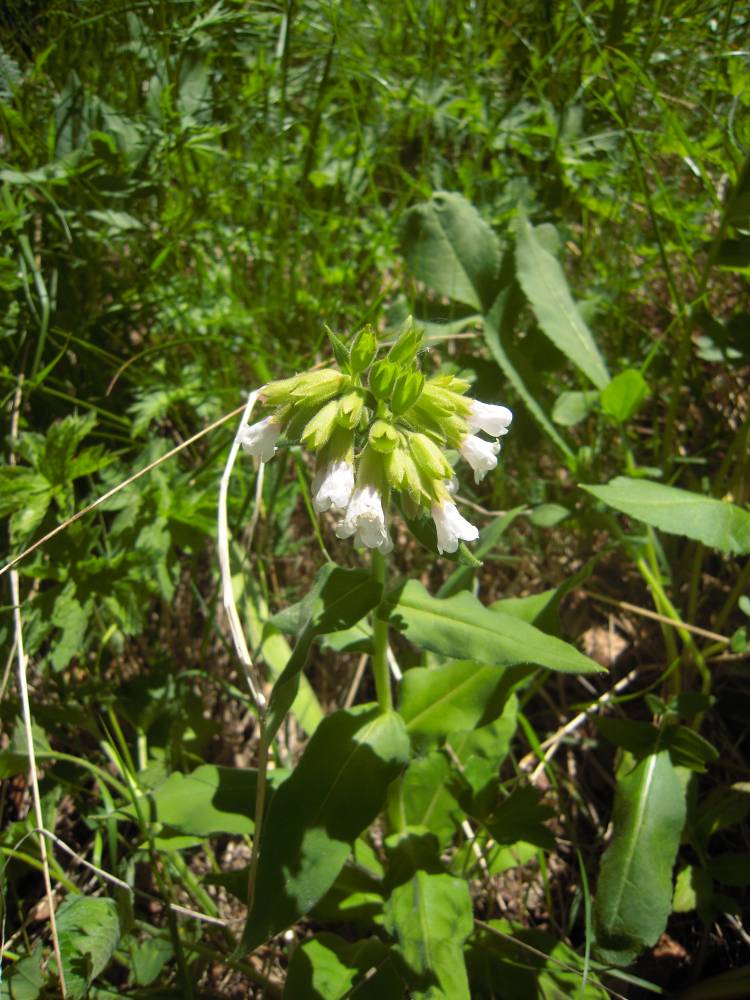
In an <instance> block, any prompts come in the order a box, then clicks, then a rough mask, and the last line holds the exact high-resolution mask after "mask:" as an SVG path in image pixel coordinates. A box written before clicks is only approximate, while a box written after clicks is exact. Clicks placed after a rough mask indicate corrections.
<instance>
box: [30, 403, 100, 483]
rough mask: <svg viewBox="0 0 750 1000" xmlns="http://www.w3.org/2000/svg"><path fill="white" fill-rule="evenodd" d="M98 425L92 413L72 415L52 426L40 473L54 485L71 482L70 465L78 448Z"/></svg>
mask: <svg viewBox="0 0 750 1000" xmlns="http://www.w3.org/2000/svg"><path fill="white" fill-rule="evenodd" d="M95 423H96V414H95V413H94V412H93V411H90V412H89V413H87V414H86V415H85V416H78V415H77V414H71V415H70V416H68V417H64V418H63V419H62V420H56V421H55V422H54V423H53V424H51V425H50V427H49V430H48V431H47V437H46V440H45V446H44V455H43V457H42V459H41V460H40V462H39V472H41V473H42V475H43V476H46V477H47V479H48V480H49V481H50V483H52V485H53V486H61V485H63V484H64V483H68V482H70V480H71V478H72V477H71V475H70V463H71V462H72V461H73V457H74V455H75V452H76V448H77V447H78V445H79V444H80V443H81V441H82V440H83V439H84V438H85V437H86V435H87V434H88V433H89V432H90V431H91V430H92V429H93V427H94V424H95Z"/></svg>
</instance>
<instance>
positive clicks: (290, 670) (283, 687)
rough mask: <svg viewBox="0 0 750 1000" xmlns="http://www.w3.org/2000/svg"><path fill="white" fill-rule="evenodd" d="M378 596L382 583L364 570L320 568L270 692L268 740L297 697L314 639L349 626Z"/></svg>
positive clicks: (380, 594) (364, 613)
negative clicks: (295, 636) (297, 631)
mask: <svg viewBox="0 0 750 1000" xmlns="http://www.w3.org/2000/svg"><path fill="white" fill-rule="evenodd" d="M381 596H382V585H381V584H380V583H378V582H377V581H376V580H375V579H374V577H373V576H372V575H371V574H370V573H368V572H366V571H365V570H357V569H352V570H348V569H342V568H341V567H340V566H335V565H332V564H330V563H329V564H328V565H326V566H324V567H323V568H322V569H321V571H320V572H319V573H318V577H317V579H316V581H315V584H314V586H313V589H312V590H311V591H310V593H309V594H308V595H307V597H306V598H305V600H304V601H303V607H302V608H301V612H300V617H301V619H302V621H303V622H304V624H303V625H302V626H301V630H300V631H301V634H300V635H299V638H298V639H297V642H296V644H295V646H294V650H293V652H292V655H291V656H290V658H289V661H288V662H287V665H286V666H285V667H284V670H283V671H282V673H281V675H280V676H279V678H278V679H277V681H276V683H275V684H274V686H273V690H272V692H271V698H270V701H269V705H268V719H267V724H266V740H267V741H268V743H270V742H271V740H272V739H273V737H274V736H275V735H276V733H277V732H278V730H279V726H280V725H281V723H282V722H283V720H284V717H285V716H286V714H287V712H288V711H289V709H290V708H291V706H292V704H293V703H294V700H295V698H296V697H297V691H298V690H299V681H300V672H301V671H302V668H303V667H304V665H305V663H306V662H307V657H308V654H309V652H310V647H311V646H312V644H313V642H314V640H315V639H316V638H317V637H318V636H319V635H325V634H326V633H328V632H337V631H340V630H341V629H347V628H351V627H352V626H353V625H355V624H356V623H357V622H358V621H359V620H360V619H361V618H364V616H365V615H366V614H367V612H368V611H371V610H372V609H373V608H374V607H375V606H376V605H377V604H379V602H380V599H381Z"/></svg>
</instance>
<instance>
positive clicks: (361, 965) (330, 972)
mask: <svg viewBox="0 0 750 1000" xmlns="http://www.w3.org/2000/svg"><path fill="white" fill-rule="evenodd" d="M388 957H389V955H388V947H387V945H385V944H384V943H383V942H382V941H380V940H379V939H378V938H376V937H369V938H364V939H363V940H360V941H355V942H352V943H350V942H348V941H345V940H344V939H343V938H342V937H339V936H338V935H337V934H328V933H326V932H322V933H317V934H316V935H315V937H314V938H312V939H311V940H309V941H305V942H304V944H302V945H300V946H299V948H297V949H296V950H295V952H294V954H293V956H292V961H291V962H290V964H289V971H288V973H287V978H286V983H285V984H284V996H285V997H286V998H288V1000H340V998H341V997H344V996H348V995H349V991H350V990H351V989H352V988H353V987H354V986H355V984H358V983H360V982H364V977H365V976H366V975H367V973H368V972H371V970H374V974H373V975H370V976H368V979H367V987H366V989H368V990H372V989H373V988H374V987H376V988H377V990H378V992H377V993H373V994H372V995H373V996H379V997H382V998H383V1000H388V998H390V997H401V996H403V983H402V981H401V979H400V977H399V976H398V975H397V973H396V971H395V970H394V968H393V966H392V965H391V964H390V962H389V961H388ZM373 980H375V982H373ZM362 995H364V994H363V991H362V990H361V989H360V988H357V989H356V996H357V997H360V996H362Z"/></svg>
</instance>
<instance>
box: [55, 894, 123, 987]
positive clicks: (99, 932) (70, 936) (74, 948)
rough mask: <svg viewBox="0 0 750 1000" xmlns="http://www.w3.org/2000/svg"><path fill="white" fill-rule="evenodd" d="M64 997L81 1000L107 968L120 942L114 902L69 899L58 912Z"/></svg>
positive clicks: (77, 898)
mask: <svg viewBox="0 0 750 1000" xmlns="http://www.w3.org/2000/svg"><path fill="white" fill-rule="evenodd" d="M57 933H58V937H59V939H60V952H61V954H62V962H63V972H64V973H65V985H66V987H67V995H68V996H69V997H70V998H71V1000H82V998H83V997H87V996H88V995H89V986H90V985H91V983H92V982H93V981H94V979H96V977H97V976H98V975H99V973H100V972H103V971H104V969H105V968H106V967H107V965H109V961H110V959H111V958H112V955H113V954H114V951H115V948H116V947H117V945H118V942H119V940H120V933H121V931H120V917H119V914H118V912H117V904H116V903H115V901H114V900H113V899H106V898H99V899H95V898H92V897H89V896H72V897H69V898H68V899H66V900H65V902H64V903H63V904H62V906H61V907H60V909H59V910H58V911H57Z"/></svg>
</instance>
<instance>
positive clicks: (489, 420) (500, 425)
mask: <svg viewBox="0 0 750 1000" xmlns="http://www.w3.org/2000/svg"><path fill="white" fill-rule="evenodd" d="M469 407H470V412H469V416H468V418H467V423H468V425H469V429H470V430H472V431H484V433H485V434H489V435H490V437H494V438H497V437H502V436H503V434H507V433H508V428H509V427H510V424H511V421H512V420H513V414H512V413H511V412H510V410H509V409H508V407H507V406H497V405H496V404H494V403H482V402H480V401H479V400H478V399H472V400H470V401H469Z"/></svg>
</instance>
